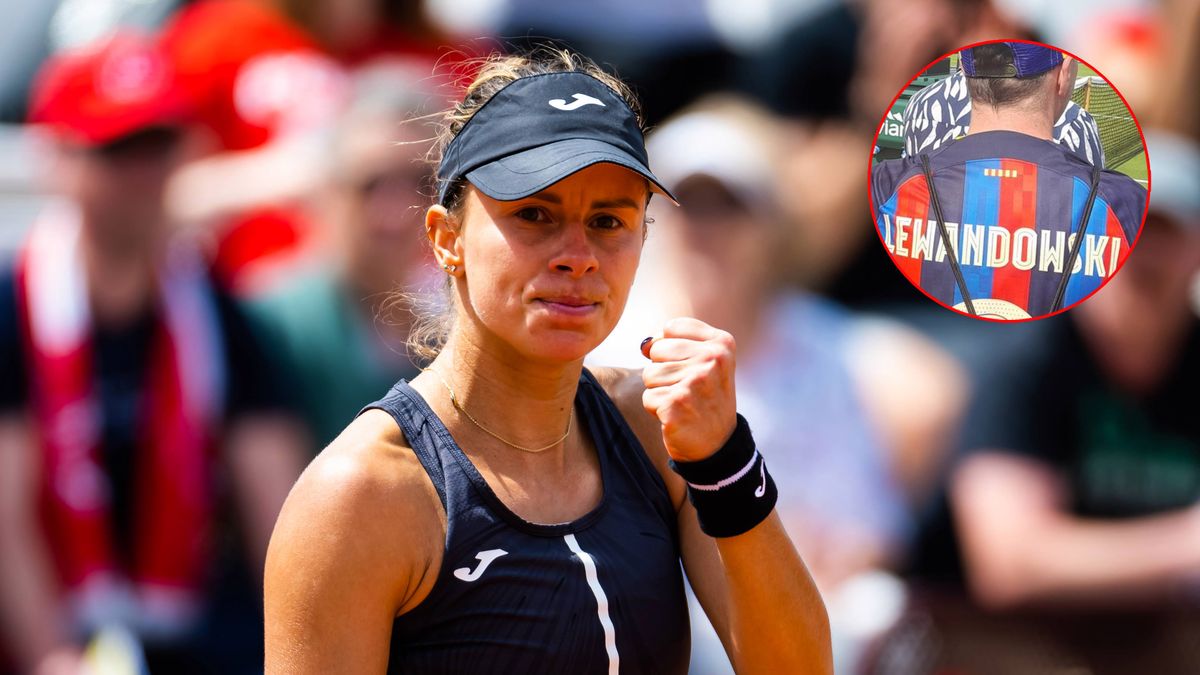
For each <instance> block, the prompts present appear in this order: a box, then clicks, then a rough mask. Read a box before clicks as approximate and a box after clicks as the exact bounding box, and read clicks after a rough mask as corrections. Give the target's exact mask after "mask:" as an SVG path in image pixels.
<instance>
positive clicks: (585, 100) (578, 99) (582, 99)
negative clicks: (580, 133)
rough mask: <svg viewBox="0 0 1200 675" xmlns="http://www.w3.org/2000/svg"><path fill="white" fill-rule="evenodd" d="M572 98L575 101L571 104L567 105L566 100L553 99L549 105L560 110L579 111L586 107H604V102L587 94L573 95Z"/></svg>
mask: <svg viewBox="0 0 1200 675" xmlns="http://www.w3.org/2000/svg"><path fill="white" fill-rule="evenodd" d="M571 98H573V99H575V100H574V101H572V102H570V103H567V101H566V99H561V98H552V99H550V101H549V103H550V105H552V106H554V107H555V108H558V109H559V110H578V109H579V108H582V107H583V106H585V105H598V106H600V107H601V108H603V107H604V102H603V101H601V100H600V99H598V98H596V97H595V96H588V95H587V94H571Z"/></svg>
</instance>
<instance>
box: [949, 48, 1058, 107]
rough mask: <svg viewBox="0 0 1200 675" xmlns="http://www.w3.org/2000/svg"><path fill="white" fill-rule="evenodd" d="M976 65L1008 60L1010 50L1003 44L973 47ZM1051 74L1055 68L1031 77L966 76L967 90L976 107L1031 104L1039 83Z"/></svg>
mask: <svg viewBox="0 0 1200 675" xmlns="http://www.w3.org/2000/svg"><path fill="white" fill-rule="evenodd" d="M973 54H974V57H975V61H976V63H979V64H984V63H987V62H988V61H991V60H1000V59H1004V58H1006V57H1007V58H1010V59H1011V56H1012V54H1011V51H1007V49H1006V45H1005V44H1004V43H995V44H985V45H979V46H977V47H975V48H974V50H973ZM1053 72H1054V69H1053V68H1052V69H1050V70H1047V71H1045V72H1043V73H1039V74H1037V75H1033V76H1031V77H971V76H969V75H968V76H967V91H968V92H970V94H971V101H972V102H973V103H975V104H985V105H990V106H992V107H995V108H1001V107H1005V106H1011V105H1015V104H1018V103H1023V102H1026V101H1033V100H1034V99H1036V98H1037V97H1038V96H1040V95H1041V91H1042V83H1044V82H1045V81H1046V78H1047V77H1049V76H1050V74H1051V73H1053Z"/></svg>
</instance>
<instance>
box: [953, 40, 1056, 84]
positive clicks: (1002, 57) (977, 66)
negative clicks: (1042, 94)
mask: <svg viewBox="0 0 1200 675" xmlns="http://www.w3.org/2000/svg"><path fill="white" fill-rule="evenodd" d="M961 58H962V68H963V72H964V73H965V74H966V76H967V77H1033V76H1034V75H1041V74H1042V73H1044V72H1046V71H1047V70H1050V69H1051V68H1053V67H1055V66H1057V65H1058V64H1060V63H1062V62H1063V55H1062V52H1060V51H1058V50H1057V49H1054V48H1053V47H1046V46H1044V45H1039V44H1030V43H1028V42H989V43H987V44H982V45H976V46H974V47H971V48H969V49H964V50H962V52H961Z"/></svg>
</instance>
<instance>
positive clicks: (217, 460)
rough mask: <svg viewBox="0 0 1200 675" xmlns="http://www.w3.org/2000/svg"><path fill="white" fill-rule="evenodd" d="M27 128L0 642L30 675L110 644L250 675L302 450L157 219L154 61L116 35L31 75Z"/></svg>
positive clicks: (261, 359)
mask: <svg viewBox="0 0 1200 675" xmlns="http://www.w3.org/2000/svg"><path fill="white" fill-rule="evenodd" d="M32 117H33V119H34V120H36V121H38V122H40V123H42V124H43V125H44V126H45V127H46V129H47V132H48V134H49V135H50V136H51V138H50V141H51V144H52V145H53V151H54V158H53V167H52V168H53V171H52V172H51V173H50V175H49V176H48V179H49V181H50V182H51V185H50V188H51V190H52V191H53V192H54V193H55V194H56V195H57V196H58V198H59V201H58V202H57V203H55V204H54V206H53V207H52V208H50V209H47V211H46V212H45V213H44V215H43V217H41V218H40V219H39V221H38V222H37V223H36V224H35V225H34V226H33V228H32V230H31V233H30V236H29V238H28V242H27V244H26V245H25V246H24V248H23V249H22V251H21V252H20V254H19V256H18V259H17V261H16V264H15V266H14V265H5V266H4V268H3V272H2V273H0V371H2V372H3V373H4V378H3V380H2V382H0V626H2V628H3V633H2V635H3V638H4V640H5V642H6V643H7V646H8V649H9V651H10V652H12V653H13V654H14V655H15V657H16V658H17V660H18V665H19V667H20V668H21V669H22V670H24V671H29V672H75V671H76V669H77V666H78V659H79V654H80V651H79V648H80V646H81V645H82V644H83V643H84V642H85V641H86V640H88V639H89V637H91V636H92V635H93V634H95V633H96V632H97V631H98V630H101V629H105V628H112V627H116V629H118V630H124V631H127V632H129V633H132V634H133V635H134V636H135V638H136V640H138V641H140V643H141V644H142V645H144V648H145V658H146V662H147V664H148V665H149V667H150V669H151V670H152V671H154V672H173V673H174V672H179V673H186V672H197V671H200V672H213V671H216V670H219V669H225V670H227V671H229V672H244V671H247V670H249V671H253V670H256V669H258V668H261V645H260V644H259V643H258V640H259V639H261V638H256V637H255V636H256V635H261V633H260V632H259V631H260V630H261V628H260V626H259V623H260V621H261V619H260V618H256V617H258V616H260V614H259V609H258V606H257V603H256V602H255V600H254V598H255V597H256V588H255V586H257V585H258V583H257V581H256V580H255V579H253V578H251V577H255V576H257V575H258V570H259V569H261V566H262V561H263V559H264V556H265V551H266V544H267V541H268V539H269V535H270V531H271V528H272V527H273V525H274V519H275V517H276V514H277V513H278V508H279V506H280V505H281V504H282V501H283V498H284V496H285V495H286V492H287V490H288V489H289V488H290V486H291V484H292V482H293V481H294V479H295V477H296V476H297V475H298V474H299V470H300V468H301V461H302V457H303V454H302V452H303V448H302V446H301V438H302V435H301V433H300V431H299V427H298V425H297V424H296V423H295V422H294V421H292V418H291V417H290V416H289V415H288V414H287V413H286V402H285V399H284V396H283V389H282V388H283V384H282V383H281V382H280V380H279V375H280V373H279V372H277V371H276V370H274V369H273V368H272V367H271V362H270V361H269V359H268V358H267V353H266V351H265V350H264V349H263V348H262V347H261V346H260V345H259V344H258V342H257V340H256V337H255V336H254V334H253V333H252V332H251V331H250V329H249V328H248V325H247V324H246V322H245V320H244V319H243V316H242V314H241V312H240V310H239V309H238V308H237V306H236V305H235V304H234V303H233V302H232V301H231V300H230V299H229V298H228V297H227V296H225V295H223V294H221V293H220V292H217V291H214V289H213V287H212V285H211V283H210V281H209V280H208V278H207V276H206V273H205V272H204V266H203V264H202V263H201V261H200V259H199V258H198V257H197V256H196V254H195V253H194V252H193V251H191V250H190V249H189V248H187V246H186V244H185V243H184V242H182V241H179V240H178V238H177V237H175V236H173V234H172V232H171V230H170V228H169V227H168V223H167V221H166V218H165V216H164V210H163V201H162V197H163V187H164V184H165V182H166V177H167V175H168V174H169V172H170V171H171V170H172V169H173V167H175V166H177V165H178V164H179V163H180V162H181V161H182V160H183V158H184V156H185V155H186V153H187V151H188V143H187V139H188V125H187V120H188V117H189V113H188V110H187V103H186V97H184V96H183V94H182V92H180V91H179V88H178V82H177V80H176V79H175V78H174V76H173V74H172V72H171V69H170V66H169V64H168V63H167V61H166V59H165V58H163V56H162V54H161V53H160V52H158V51H157V50H156V48H155V45H153V44H152V43H151V42H149V41H148V40H145V39H143V38H140V37H137V36H134V35H118V36H116V37H114V38H112V39H108V40H105V41H104V42H102V43H99V44H97V45H94V46H91V47H88V48H86V49H83V50H81V51H74V52H68V53H64V54H62V55H60V56H58V57H55V58H54V59H53V60H51V61H50V62H48V63H47V64H46V65H45V67H44V69H43V71H42V72H41V73H40V75H39V78H38V80H37V83H36V85H35V90H34V98H33V105H32ZM230 502H232V503H230ZM233 508H236V516H234V515H233V514H234V513H235V512H234V511H233ZM235 535H240V539H241V541H240V542H239V540H238V537H237V536H235ZM235 554H240V556H241V557H242V558H245V560H239V559H237V558H236V557H235ZM249 570H254V571H253V572H250V571H249Z"/></svg>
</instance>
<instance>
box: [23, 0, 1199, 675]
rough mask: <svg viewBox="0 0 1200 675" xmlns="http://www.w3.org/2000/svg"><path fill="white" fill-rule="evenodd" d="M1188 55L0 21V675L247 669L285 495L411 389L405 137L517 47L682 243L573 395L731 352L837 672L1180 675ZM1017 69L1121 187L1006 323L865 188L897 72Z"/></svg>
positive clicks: (698, 8)
mask: <svg viewBox="0 0 1200 675" xmlns="http://www.w3.org/2000/svg"><path fill="white" fill-rule="evenodd" d="M1198 29H1200V3H1197V2H1194V1H1193V0H1104V1H1102V2H1084V1H1082V0H1074V1H1059V2H1045V3H1039V2H1031V1H1018V0H755V1H753V2H747V1H746V0H709V1H707V2H701V1H700V0H664V1H662V2H642V1H637V0H590V1H589V2H554V1H552V0H473V1H471V0H424V1H422V0H191V1H187V0H136V1H135V0H17V1H16V2H8V3H4V5H3V7H0V36H3V39H0V57H2V58H0V121H2V122H3V125H0V673H7V672H13V673H38V674H51V673H81V672H89V671H88V670H87V668H89V667H92V668H94V667H95V666H96V664H107V665H109V666H112V665H113V664H117V667H121V668H125V670H123V671H121V672H149V673H155V674H157V673H190V672H202V673H208V672H223V673H226V674H229V675H232V674H233V673H241V672H246V673H252V672H260V671H261V670H262V626H261V621H262V618H261V570H262V562H263V559H264V556H265V550H266V546H267V541H268V539H269V536H270V532H271V528H272V526H273V524H274V520H275V516H276V514H277V513H278V509H279V506H280V505H281V504H282V500H283V498H284V496H285V495H286V494H287V491H288V489H290V487H291V485H292V482H293V481H294V480H295V478H296V477H297V476H298V475H299V472H300V471H301V470H302V469H303V467H304V466H305V465H306V463H307V462H308V461H309V460H310V459H311V458H312V457H313V456H314V455H315V454H316V453H317V452H319V451H320V449H321V448H322V447H323V446H324V445H325V444H327V443H328V442H329V441H330V440H332V439H333V438H334V437H335V436H336V435H337V434H338V432H339V431H340V430H341V429H342V428H343V427H344V426H345V425H346V424H347V423H348V422H349V421H350V420H351V419H352V417H353V416H354V415H355V413H356V412H357V411H358V410H359V408H360V407H361V406H362V405H364V404H366V403H368V402H370V401H372V400H374V399H376V398H378V396H379V395H381V394H382V393H383V392H384V391H386V389H387V388H388V387H389V386H390V385H391V384H392V383H393V382H394V381H395V380H397V379H398V378H401V377H411V376H412V375H413V374H415V373H416V372H417V369H418V367H419V366H420V363H419V362H418V361H417V360H416V358H415V357H413V356H412V355H411V354H410V352H409V351H408V350H407V349H406V339H407V337H408V332H409V326H410V325H411V324H412V322H413V320H414V312H416V311H418V310H419V308H417V307H414V306H413V303H414V302H417V303H419V299H420V297H421V296H422V294H423V291H424V290H428V289H429V288H431V286H430V284H434V283H437V279H438V278H439V277H438V275H437V274H435V273H434V271H433V270H431V269H430V268H429V266H428V257H427V253H426V250H427V249H426V247H425V244H424V241H423V239H424V232H423V228H422V226H421V224H422V223H423V209H424V208H425V207H426V206H428V205H429V204H430V203H431V202H432V184H431V173H432V167H430V166H429V165H428V164H427V163H426V162H425V161H424V154H425V152H426V150H427V148H428V146H429V144H430V142H431V140H432V138H433V135H434V133H435V128H434V126H433V122H435V121H436V113H438V112H440V111H441V110H443V109H444V108H445V107H446V106H447V105H448V103H449V102H450V101H452V100H453V99H454V97H455V96H456V94H458V93H459V91H460V90H459V87H460V86H461V85H462V84H463V78H464V77H466V76H468V75H469V74H470V72H471V68H472V61H471V59H472V58H473V57H475V56H479V55H483V54H487V53H490V52H492V51H506V50H521V49H526V48H529V47H531V46H534V45H537V44H545V43H552V44H558V45H564V46H569V47H571V48H574V49H577V50H579V51H581V52H582V53H584V54H585V55H587V56H589V57H591V58H593V59H595V60H597V61H598V62H601V63H603V64H605V65H606V66H608V67H610V68H611V69H613V70H615V71H616V72H617V73H618V74H619V75H621V76H622V77H623V78H624V79H626V80H627V81H628V82H630V83H631V84H632V85H633V86H634V87H635V89H636V91H637V92H638V94H639V96H640V97H641V99H642V101H643V104H644V112H645V114H646V117H647V120H648V122H649V124H650V127H651V131H650V134H649V137H648V147H649V152H650V157H651V166H652V167H653V168H654V169H655V171H656V173H657V174H658V175H659V176H660V177H661V178H662V179H663V180H664V181H665V183H666V184H668V186H669V187H670V188H671V189H672V190H673V191H674V193H675V194H676V195H677V196H678V197H679V201H680V203H681V206H680V207H678V208H676V207H672V206H670V205H665V204H664V203H662V202H659V201H658V200H655V203H654V204H652V208H651V213H650V214H649V215H650V216H651V217H652V218H653V223H652V224H651V225H650V229H649V236H648V239H647V242H646V247H645V250H644V252H643V257H642V264H641V267H640V269H639V272H638V277H637V280H636V282H635V287H634V291H633V293H632V295H631V300H630V303H629V306H628V307H627V309H626V313H625V316H624V317H623V319H622V321H621V323H620V324H619V325H618V327H617V329H616V330H615V331H614V333H613V335H612V336H610V338H609V340H608V341H606V342H605V343H604V344H603V345H601V347H600V348H598V349H597V350H596V352H595V353H593V354H592V356H591V357H590V358H589V363H592V364H595V365H619V366H628V367H639V365H640V363H641V359H642V357H641V355H640V352H639V348H638V345H639V343H640V341H641V338H643V337H645V336H647V335H652V334H654V333H655V332H657V331H658V330H659V327H660V326H661V324H662V321H663V320H664V319H666V318H668V317H671V316H677V315H690V316H695V317H698V318H700V319H702V320H704V321H706V322H709V323H712V324H714V325H717V326H720V327H722V328H725V329H727V330H729V331H730V332H732V333H733V335H734V336H735V338H736V339H737V341H738V345H739V358H738V361H739V365H738V371H737V377H738V382H737V389H738V400H739V407H740V408H741V410H742V412H743V413H745V415H746V416H747V418H748V419H749V420H751V422H752V424H753V427H754V430H755V436H756V438H757V439H758V443H759V447H760V449H761V450H762V451H763V452H764V454H765V455H766V456H767V457H769V458H770V461H771V465H772V468H773V473H774V474H775V475H776V476H777V480H778V485H779V489H780V500H779V509H780V513H781V515H782V516H783V518H784V521H785V523H786V524H787V527H788V530H789V532H790V533H791V535H792V538H793V539H794V541H795V542H796V545H797V547H798V549H799V550H800V553H801V554H802V555H803V557H804V559H805V561H806V563H807V564H808V566H809V568H810V570H811V571H812V573H813V575H814V577H815V578H816V580H817V582H818V584H819V586H820V588H821V590H822V593H823V595H824V597H825V600H826V604H827V606H828V609H829V612H830V617H831V623H832V627H833V637H834V650H835V659H836V665H837V671H838V672H839V673H842V672H844V673H851V674H853V673H934V672H972V673H974V672H978V673H1040V672H1068V671H1069V672H1091V673H1146V672H1153V673H1176V672H1179V673H1183V672H1194V671H1195V669H1196V664H1200V612H1197V609H1198V603H1200V502H1198V500H1200V416H1197V415H1196V414H1195V411H1194V407H1193V404H1194V402H1195V399H1193V398H1192V395H1194V391H1195V387H1196V383H1197V382H1200V324H1198V321H1197V317H1198V314H1197V312H1198V308H1200V284H1198V283H1197V274H1196V273H1197V270H1200V192H1198V191H1197V190H1196V189H1195V187H1194V186H1195V176H1197V175H1200V150H1198V141H1200V116H1198V115H1197V113H1196V108H1195V101H1194V94H1193V91H1194V85H1195V82H1196V68H1197V66H1198V65H1200V41H1198V39H1197V30H1198ZM1014 37H1016V38H1031V39H1041V40H1044V41H1047V42H1050V43H1052V44H1054V45H1056V46H1059V47H1061V48H1063V49H1066V50H1068V51H1071V52H1073V53H1074V54H1077V55H1079V56H1080V57H1082V58H1083V59H1084V60H1086V61H1087V62H1088V63H1090V65H1092V66H1093V67H1095V69H1096V70H1097V71H1099V72H1100V73H1102V74H1104V75H1105V76H1106V77H1107V78H1108V79H1109V80H1110V81H1111V82H1112V83H1113V85H1115V86H1116V87H1117V88H1118V89H1119V90H1120V91H1121V92H1122V94H1124V96H1125V98H1126V99H1127V101H1128V104H1129V105H1130V107H1131V108H1132V110H1133V111H1134V113H1135V114H1136V115H1137V117H1138V120H1139V121H1140V123H1141V125H1142V127H1143V129H1144V130H1145V137H1146V141H1147V144H1148V145H1147V154H1148V156H1149V161H1150V167H1151V173H1152V182H1151V203H1150V210H1149V215H1148V217H1147V221H1146V224H1145V227H1144V230H1143V234H1142V236H1141V237H1140V240H1139V241H1138V243H1137V246H1136V249H1135V251H1134V252H1133V254H1132V255H1131V256H1130V258H1129V260H1128V263H1127V264H1126V265H1125V267H1124V268H1123V269H1122V271H1121V273H1120V274H1119V275H1118V276H1117V277H1116V278H1115V279H1114V280H1113V281H1112V282H1111V283H1109V284H1108V285H1107V286H1105V287H1104V288H1103V289H1102V290H1101V291H1100V292H1099V293H1098V294H1097V295H1096V296H1094V297H1093V298H1092V299H1090V300H1089V301H1087V302H1086V303H1084V305H1082V306H1081V307H1079V308H1078V309H1076V310H1073V311H1071V312H1068V313H1066V314H1063V315H1060V316H1057V317H1052V318H1050V319H1045V320H1042V321H1038V322H1032V323H1021V324H1012V325H1003V324H995V323H989V322H981V321H977V320H973V319H970V318H967V317H963V316H959V315H957V314H954V313H952V312H948V311H946V310H944V309H942V308H940V307H938V306H936V305H934V304H933V303H931V302H929V301H928V300H927V299H925V298H924V296H922V295H921V294H920V292H919V291H917V290H916V289H915V288H913V287H912V286H911V285H910V284H909V283H908V282H907V281H905V279H904V278H903V276H901V274H900V273H899V272H898V271H897V270H896V268H895V267H894V266H893V265H892V264H891V262H890V261H889V259H888V256H887V253H886V251H885V250H884V248H883V247H882V246H881V245H880V243H879V242H878V241H877V237H876V236H875V234H874V232H875V229H874V226H873V225H872V223H871V220H870V215H869V206H868V202H867V185H866V173H867V168H868V165H869V161H870V157H871V154H872V149H873V147H872V139H873V137H874V135H875V132H876V130H877V128H878V125H879V122H880V118H881V116H882V114H883V112H884V110H885V108H887V107H888V105H889V102H890V101H891V100H892V99H893V97H894V96H895V95H896V94H897V92H898V91H899V90H900V89H902V88H903V87H904V86H905V84H906V83H907V82H908V81H909V80H910V79H911V78H912V77H913V75H914V74H915V73H917V72H918V71H920V70H921V69H922V68H924V67H925V66H926V65H927V64H928V63H930V62H931V61H933V60H934V59H935V58H937V57H938V56H939V55H941V54H943V53H945V52H947V51H949V50H952V49H955V48H957V47H959V46H962V45H965V44H968V43H971V42H974V41H978V40H982V39H990V38H1014ZM398 292H403V294H400V293H398ZM1188 392H1193V394H1189V393H1188ZM795 429H801V430H803V431H802V432H801V433H799V434H797V433H796V432H794V431H793V430H795ZM396 534H397V536H398V537H403V536H404V531H403V525H402V524H397V531H396ZM1193 547H1194V548H1193ZM693 634H694V635H693V665H692V672H694V673H726V672H731V669H730V667H729V665H728V661H727V659H726V658H725V656H724V654H723V652H722V650H721V647H720V644H719V642H718V641H717V640H716V637H715V634H713V632H712V631H711V628H709V627H708V626H707V621H706V620H705V618H704V616H703V613H702V612H699V611H698V610H697V611H694V612H693ZM93 672H94V671H93Z"/></svg>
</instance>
